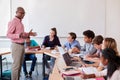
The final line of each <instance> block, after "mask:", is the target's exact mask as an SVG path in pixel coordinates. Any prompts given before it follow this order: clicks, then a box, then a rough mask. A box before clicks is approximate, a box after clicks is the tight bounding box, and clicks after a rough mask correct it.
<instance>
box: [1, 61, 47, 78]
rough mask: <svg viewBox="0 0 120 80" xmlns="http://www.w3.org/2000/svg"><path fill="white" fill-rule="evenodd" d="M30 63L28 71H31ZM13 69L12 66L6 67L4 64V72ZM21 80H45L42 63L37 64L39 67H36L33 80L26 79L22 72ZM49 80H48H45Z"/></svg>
mask: <svg viewBox="0 0 120 80" xmlns="http://www.w3.org/2000/svg"><path fill="white" fill-rule="evenodd" d="M30 65H31V64H30V63H27V70H28V71H29V69H30ZM10 68H11V64H10V63H9V64H8V66H7V65H6V63H4V64H3V71H4V70H10ZM37 71H38V74H37ZM20 80H43V76H42V64H41V63H37V67H35V70H34V72H33V74H32V78H25V76H24V73H23V71H22V70H21V77H20ZM44 80H47V79H44Z"/></svg>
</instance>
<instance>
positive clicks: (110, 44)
mask: <svg viewBox="0 0 120 80" xmlns="http://www.w3.org/2000/svg"><path fill="white" fill-rule="evenodd" d="M105 48H111V49H113V50H114V51H116V55H119V53H118V50H117V43H116V41H115V39H114V38H111V37H107V38H105V39H104V40H103V44H102V49H105Z"/></svg>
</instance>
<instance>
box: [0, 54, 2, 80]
mask: <svg viewBox="0 0 120 80" xmlns="http://www.w3.org/2000/svg"><path fill="white" fill-rule="evenodd" d="M0 79H2V56H1V55H0Z"/></svg>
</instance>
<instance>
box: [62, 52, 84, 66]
mask: <svg viewBox="0 0 120 80" xmlns="http://www.w3.org/2000/svg"><path fill="white" fill-rule="evenodd" d="M63 59H64V61H65V63H66V65H67V66H75V67H81V66H82V65H81V64H80V63H78V62H74V61H72V60H71V56H70V55H69V53H65V54H63Z"/></svg>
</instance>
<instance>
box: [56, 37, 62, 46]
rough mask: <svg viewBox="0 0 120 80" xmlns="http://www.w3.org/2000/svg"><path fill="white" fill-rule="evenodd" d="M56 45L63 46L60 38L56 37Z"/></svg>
mask: <svg viewBox="0 0 120 80" xmlns="http://www.w3.org/2000/svg"><path fill="white" fill-rule="evenodd" d="M56 45H57V46H61V44H60V40H59V38H58V37H57V36H56Z"/></svg>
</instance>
